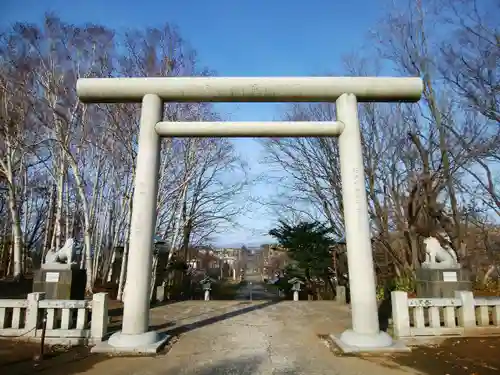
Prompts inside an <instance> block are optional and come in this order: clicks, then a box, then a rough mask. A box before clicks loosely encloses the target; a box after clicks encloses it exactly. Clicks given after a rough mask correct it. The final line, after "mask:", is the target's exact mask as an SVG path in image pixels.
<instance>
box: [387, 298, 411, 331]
mask: <svg viewBox="0 0 500 375" xmlns="http://www.w3.org/2000/svg"><path fill="white" fill-rule="evenodd" d="M391 304H392V326H393V329H394V336H396V337H409V336H411V332H410V310H409V307H408V293H407V292H400V291H393V292H391Z"/></svg>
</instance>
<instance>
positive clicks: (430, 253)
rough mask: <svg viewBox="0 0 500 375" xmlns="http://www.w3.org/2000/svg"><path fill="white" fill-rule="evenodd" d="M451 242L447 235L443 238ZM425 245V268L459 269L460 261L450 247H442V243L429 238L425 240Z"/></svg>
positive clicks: (434, 238)
mask: <svg viewBox="0 0 500 375" xmlns="http://www.w3.org/2000/svg"><path fill="white" fill-rule="evenodd" d="M443 237H444V238H445V239H448V240H449V237H448V236H447V235H445V236H443ZM424 245H425V262H424V263H423V264H422V266H424V267H426V266H427V267H443V268H445V267H457V266H458V265H459V264H458V260H457V254H456V253H455V251H454V250H453V249H452V248H451V247H450V246H449V245H445V246H444V247H443V246H441V243H440V242H439V240H438V239H437V238H436V237H427V238H426V239H425V240H424Z"/></svg>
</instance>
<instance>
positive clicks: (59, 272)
mask: <svg viewBox="0 0 500 375" xmlns="http://www.w3.org/2000/svg"><path fill="white" fill-rule="evenodd" d="M86 282H87V274H86V272H85V270H82V269H80V268H79V267H78V265H73V264H58V263H45V264H43V265H42V268H41V269H39V270H37V271H36V272H35V274H34V277H33V292H43V293H45V298H46V299H66V300H82V299H84V298H85V285H86Z"/></svg>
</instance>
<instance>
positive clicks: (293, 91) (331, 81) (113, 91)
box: [76, 77, 423, 103]
mask: <svg viewBox="0 0 500 375" xmlns="http://www.w3.org/2000/svg"><path fill="white" fill-rule="evenodd" d="M76 91H77V94H78V96H79V98H80V100H82V101H83V102H85V103H127V102H128V103H130V102H132V103H134V102H135V103H139V102H141V100H142V98H143V97H144V96H145V95H147V94H155V95H158V96H159V97H160V98H162V99H163V100H164V101H166V102H334V101H335V100H337V99H338V97H339V96H341V95H342V94H345V93H348V94H354V95H355V96H356V98H357V100H358V101H359V102H417V101H418V100H420V97H421V95H422V91H423V82H422V79H421V78H419V77H408V78H404V77H151V78H148V77H146V78H140V77H134V78H80V79H78V81H77V84H76Z"/></svg>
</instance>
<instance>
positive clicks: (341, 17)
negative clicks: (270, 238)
mask: <svg viewBox="0 0 500 375" xmlns="http://www.w3.org/2000/svg"><path fill="white" fill-rule="evenodd" d="M387 3H388V2H387V1H385V0H349V1H335V0H329V1H328V0H308V1H299V0H288V1H284V0H253V1H244V0H239V1H238V0H234V1H227V0H197V1H195V0H181V1H179V0H177V1H172V0H164V1H154V0H140V1H137V0H135V1H133V0H121V1H120V0H86V1H82V0H79V1H77V0H73V1H68V0H45V1H43V0H0V25H1V26H5V25H6V24H9V23H12V22H16V21H27V22H34V23H35V22H40V21H41V20H42V17H43V14H44V13H45V12H47V11H53V12H55V13H56V14H57V15H59V16H60V17H61V18H62V19H63V20H64V21H66V22H69V23H84V22H93V23H100V24H104V25H106V26H108V27H111V28H115V29H117V30H124V29H127V28H142V27H154V26H160V25H162V24H163V23H165V22H169V23H172V24H175V25H177V26H178V27H179V29H180V32H181V34H182V36H183V37H184V39H186V40H187V41H188V42H189V43H190V44H191V45H192V46H193V47H194V48H195V49H196V50H197V51H198V54H199V58H200V62H201V64H202V65H206V66H208V67H210V68H211V69H214V70H215V71H216V72H217V74H218V75H220V76H306V75H318V74H326V73H332V74H336V75H341V74H342V72H343V69H342V57H343V56H345V55H347V54H349V53H352V52H355V51H356V50H359V49H361V48H363V45H364V43H365V41H366V35H367V33H368V31H369V30H370V29H372V28H374V27H375V26H376V23H377V21H378V20H379V19H380V18H381V16H382V15H383V12H384V9H385V6H384V5H385V4H387ZM219 108H220V110H221V112H222V113H223V114H225V115H226V116H227V117H229V118H230V119H232V120H239V121H243V120H261V121H265V120H268V121H269V120H274V119H277V118H279V117H280V116H281V114H282V113H283V111H282V108H283V106H282V105H279V104H278V105H277V104H234V105H232V104H224V105H220V106H219ZM234 142H235V143H236V145H237V148H238V150H239V152H240V153H241V154H242V155H243V157H244V158H245V159H246V160H247V161H248V163H249V164H250V167H251V172H252V173H253V174H254V175H257V174H260V173H264V172H265V167H264V166H262V164H261V163H259V160H260V159H261V158H262V155H261V150H260V147H259V144H258V143H256V142H255V141H254V140H250V139H243V140H241V139H240V140H235V141H234ZM271 191H272V187H271V186H266V185H265V184H260V185H258V186H256V187H255V188H254V189H253V191H252V194H253V195H254V196H265V195H266V194H268V193H269V192H271ZM263 213H264V211H263V209H259V208H257V207H256V208H255V210H254V211H253V212H252V213H249V214H248V217H246V218H242V220H241V221H240V224H241V225H242V226H243V227H244V229H241V228H240V229H238V230H236V231H233V232H231V233H227V234H224V235H223V236H221V238H220V239H219V240H218V242H219V243H222V244H234V245H239V244H243V243H248V244H250V243H251V244H258V243H262V242H265V241H266V238H265V237H263V236H258V235H257V234H258V233H265V232H267V231H268V230H269V229H270V228H271V227H272V225H273V224H274V222H273V218H269V220H263V219H262V214H263Z"/></svg>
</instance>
